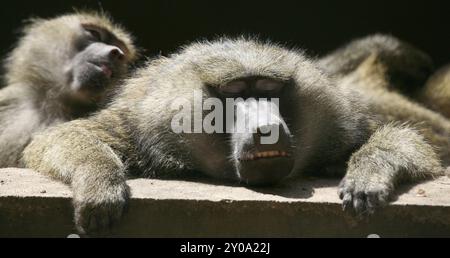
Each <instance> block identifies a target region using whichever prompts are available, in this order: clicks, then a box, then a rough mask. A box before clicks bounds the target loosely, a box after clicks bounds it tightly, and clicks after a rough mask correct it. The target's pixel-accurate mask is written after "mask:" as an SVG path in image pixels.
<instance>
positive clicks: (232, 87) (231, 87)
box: [219, 81, 247, 94]
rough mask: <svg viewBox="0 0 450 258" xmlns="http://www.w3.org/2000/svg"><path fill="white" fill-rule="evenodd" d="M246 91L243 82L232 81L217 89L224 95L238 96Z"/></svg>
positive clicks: (245, 84) (245, 85)
mask: <svg viewBox="0 0 450 258" xmlns="http://www.w3.org/2000/svg"><path fill="white" fill-rule="evenodd" d="M246 89H247V83H246V82H245V81H232V82H229V83H227V84H225V85H223V86H220V87H219V91H220V92H221V93H224V94H239V93H242V92H244V91H245V90H246Z"/></svg>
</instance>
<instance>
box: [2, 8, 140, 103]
mask: <svg viewBox="0 0 450 258" xmlns="http://www.w3.org/2000/svg"><path fill="white" fill-rule="evenodd" d="M24 33H25V36H24V37H23V38H22V39H21V41H20V42H19V45H18V47H17V48H16V49H15V50H14V51H13V53H12V55H11V56H10V58H9V62H8V63H7V68H8V69H9V73H8V76H7V77H8V79H9V80H10V83H17V82H24V81H25V82H27V81H28V82H31V83H32V84H33V85H38V84H42V85H56V87H60V88H61V89H60V92H65V93H66V94H62V95H67V96H69V97H70V98H73V99H75V100H79V101H81V102H95V101H98V100H99V99H100V98H101V97H102V96H103V95H104V93H105V91H106V90H107V89H109V88H110V87H111V85H112V84H113V82H114V81H115V80H116V79H119V78H121V77H122V76H123V75H124V73H125V72H126V67H127V65H128V64H129V62H130V61H132V60H133V59H134V56H135V49H134V46H133V44H132V41H131V37H130V36H129V35H128V34H127V33H126V32H125V31H123V30H122V29H121V28H120V27H118V26H116V25H114V24H112V22H111V21H110V20H109V19H108V18H107V17H105V16H101V15H96V14H92V15H91V14H85V13H82V14H75V15H66V16H61V17H58V18H55V19H50V20H34V21H32V23H31V24H30V25H29V26H28V27H27V28H25V30H24ZM24 53H28V54H27V55H24ZM20 71H27V73H26V74H24V73H20Z"/></svg>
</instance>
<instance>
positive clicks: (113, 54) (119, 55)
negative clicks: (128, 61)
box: [109, 48, 125, 60]
mask: <svg viewBox="0 0 450 258" xmlns="http://www.w3.org/2000/svg"><path fill="white" fill-rule="evenodd" d="M124 56H125V55H124V53H123V52H122V50H120V49H118V48H114V49H111V51H110V52H109V57H110V58H112V59H115V60H122V59H123V58H124Z"/></svg>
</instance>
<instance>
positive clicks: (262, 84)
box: [24, 39, 448, 232]
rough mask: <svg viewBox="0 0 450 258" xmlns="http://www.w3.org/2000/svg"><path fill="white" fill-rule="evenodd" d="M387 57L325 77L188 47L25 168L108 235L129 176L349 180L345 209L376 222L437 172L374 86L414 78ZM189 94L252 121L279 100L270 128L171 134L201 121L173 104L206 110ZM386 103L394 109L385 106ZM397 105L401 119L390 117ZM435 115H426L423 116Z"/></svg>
mask: <svg viewBox="0 0 450 258" xmlns="http://www.w3.org/2000/svg"><path fill="white" fill-rule="evenodd" d="M368 41H369V42H370V40H368ZM339 53H341V52H339V51H338V52H337V53H336V55H339ZM388 57H389V55H386V56H383V57H382V58H381V59H379V56H378V55H377V54H376V53H374V54H373V55H372V54H371V55H367V56H366V57H365V58H361V59H362V60H360V59H359V58H358V59H357V60H360V61H359V63H360V64H359V65H355V66H352V69H350V70H349V71H347V72H346V74H345V75H342V76H340V75H339V76H338V75H334V76H333V77H330V76H328V74H327V73H325V72H323V70H322V69H321V68H320V66H319V65H320V64H319V63H317V62H316V61H315V60H312V59H308V58H307V57H305V56H304V55H303V54H302V53H301V52H298V51H292V50H288V49H286V48H283V47H280V46H277V45H274V44H271V43H261V42H258V41H254V40H248V39H236V40H230V39H221V40H217V41H214V42H202V43H195V44H192V45H190V46H187V47H185V48H183V50H182V51H181V52H179V53H177V54H174V55H172V56H170V57H169V58H164V57H162V58H159V59H156V60H154V61H152V62H150V63H149V64H148V66H147V67H146V68H144V69H142V70H140V71H138V72H137V73H136V74H135V75H134V77H133V78H131V79H129V80H127V81H126V83H125V87H124V89H123V91H122V93H121V94H120V95H119V96H118V98H117V99H116V100H115V101H114V103H113V104H112V105H111V106H110V107H108V108H107V109H104V110H102V111H101V112H99V113H98V114H96V115H95V116H93V117H90V118H88V119H81V120H76V121H72V122H69V123H66V124H63V125H58V126H56V127H53V128H51V129H49V130H48V131H46V132H45V133H42V134H40V135H39V136H37V137H36V138H35V139H34V140H33V142H32V143H31V144H30V145H29V146H28V147H27V148H26V150H25V152H24V159H25V162H26V164H27V166H28V167H30V168H33V169H35V170H37V171H40V172H41V173H44V174H47V175H50V176H52V177H53V178H57V179H60V180H62V181H64V182H65V183H67V184H70V185H71V186H72V189H73V191H74V206H75V222H76V225H77V228H78V229H79V230H80V231H81V232H91V231H95V230H98V229H102V228H105V227H108V226H109V225H110V224H111V223H113V222H115V221H117V220H118V219H119V218H120V216H121V214H122V212H123V209H124V207H125V205H126V203H127V200H128V198H129V195H130V193H129V189H128V187H127V185H126V181H125V179H126V178H127V176H128V175H129V174H132V173H139V174H140V175H141V176H167V175H168V174H170V173H172V172H179V173H185V174H186V173H188V172H189V171H200V172H203V173H204V174H206V175H209V176H212V177H215V178H220V179H228V180H236V181H241V182H243V183H244V184H249V185H262V184H264V185H267V184H274V183H277V182H279V181H280V180H283V179H284V178H286V177H287V176H289V175H292V176H294V175H296V174H299V173H322V174H327V173H328V174H338V175H342V176H344V175H345V177H344V179H343V181H342V183H341V186H340V196H341V198H342V199H343V200H344V207H347V208H349V209H352V210H355V211H357V212H358V213H360V214H361V213H367V212H372V211H373V210H374V209H375V208H376V207H378V206H380V205H383V204H385V203H386V202H387V201H388V198H389V197H390V195H391V194H392V193H393V190H394V186H395V183H396V182H397V180H398V179H400V178H409V179H412V178H418V177H427V176H432V175H439V174H442V172H443V169H442V166H441V164H440V161H439V158H438V156H437V154H436V153H435V152H434V150H433V147H432V146H431V145H429V144H428V143H427V142H426V141H425V139H424V136H422V134H421V133H420V131H418V130H416V129H414V127H412V126H407V125H404V124H401V123H395V122H391V121H407V120H409V118H410V116H414V114H412V112H409V109H415V108H416V106H415V105H414V104H413V103H410V102H408V100H407V99H406V98H403V97H402V95H400V94H398V93H396V92H393V93H391V92H389V91H387V90H386V89H384V88H383V87H380V86H381V85H388V84H390V83H392V82H390V81H389V80H388V78H387V77H386V74H388V73H389V72H390V71H392V69H395V70H396V71H399V72H401V73H403V72H404V73H405V74H404V76H403V74H402V76H403V77H404V78H405V77H406V78H407V79H410V78H408V75H410V74H411V73H410V71H411V70H413V71H415V70H416V69H417V67H416V63H415V62H413V63H411V67H410V68H409V69H411V70H409V69H408V67H403V68H402V69H397V67H391V65H395V64H397V63H398V62H391V61H390V60H389V61H388V62H386V60H388V59H389V58H388ZM342 58H345V56H343V57H342ZM392 58H398V59H401V58H405V59H407V58H409V56H408V55H404V56H395V55H394V56H393V57H392ZM419 65H422V64H419ZM405 71H406V72H405ZM400 78H401V77H400ZM366 83H369V85H367V86H365V84H366ZM371 86H374V87H373V88H371ZM194 90H198V91H200V93H201V95H203V97H214V98H216V99H218V100H220V101H221V103H224V102H226V101H228V99H232V100H236V99H238V98H242V101H239V102H238V104H237V105H236V106H237V107H238V108H242V109H243V110H244V112H243V113H241V115H242V116H248V117H250V118H251V117H255V115H256V113H255V110H256V109H254V108H253V106H254V105H255V104H268V106H270V105H271V104H273V102H271V101H270V98H278V99H279V109H263V110H262V111H263V112H267V113H268V114H269V115H270V116H273V117H275V118H276V119H275V120H273V121H268V122H266V123H263V122H260V121H254V120H252V119H249V127H250V128H251V129H253V130H252V131H251V132H239V133H233V132H231V133H226V134H220V133H211V134H208V133H205V132H203V133H180V134H177V133H175V132H174V131H173V129H172V128H171V124H172V122H173V118H174V116H175V115H179V114H180V113H181V114H183V115H186V116H187V117H191V116H193V118H194V119H192V121H190V122H192V123H195V120H196V119H197V118H199V117H197V118H196V115H195V112H193V111H192V110H189V109H181V110H179V109H178V108H175V109H172V108H171V107H174V106H173V104H174V101H176V100H178V99H179V98H180V97H181V98H183V99H184V100H186V102H187V103H188V104H189V105H192V106H194V107H195V106H196V105H200V106H203V103H202V99H197V98H195V94H193V91H194ZM378 99H379V100H378ZM244 100H245V101H244ZM393 100H394V101H400V102H398V103H397V104H392V103H388V104H389V105H390V106H389V105H388V106H386V107H385V106H384V105H385V104H386V103H385V102H386V101H387V102H390V101H393ZM409 105H412V106H411V107H410V106H409ZM403 106H405V114H404V115H402V114H400V113H401V112H400V111H398V113H397V111H393V110H390V109H389V108H399V107H403ZM175 107H178V106H177V105H175ZM245 107H250V108H245ZM386 108H388V109H387V110H385V109H386ZM417 108H420V107H417ZM259 111H261V110H259ZM207 113H208V112H205V111H203V114H200V118H202V117H203V118H205V117H206V116H207ZM430 113H431V114H432V115H435V114H434V113H432V112H431V111H430ZM236 114H239V113H236ZM431 114H429V113H427V112H425V111H424V116H427V115H431ZM222 115H223V116H222V119H223V122H224V124H226V126H228V125H229V123H231V124H233V121H234V122H235V124H234V126H236V125H238V124H239V118H240V117H239V116H237V117H236V116H235V112H230V113H228V111H227V110H225V111H224V112H223V113H222ZM228 117H231V120H228V119H226V118H228ZM216 119H217V120H216V121H215V123H217V122H220V118H216ZM411 119H414V117H411ZM430 120H432V119H430ZM236 121H237V122H236ZM438 122H442V123H443V124H439V123H438ZM434 126H440V127H439V128H438V129H440V128H444V127H445V128H446V127H447V126H448V121H446V120H444V121H441V120H439V121H434V122H430V123H428V124H426V127H427V128H431V129H430V130H431V133H434V132H435V131H434V129H435V128H434ZM267 128H277V129H279V138H278V141H276V142H275V143H272V144H265V145H263V144H261V141H260V139H261V138H262V137H263V136H265V134H266V131H267V130H265V129H267ZM439 132H441V131H439ZM446 132H448V131H443V133H446ZM441 133H442V132H441ZM430 139H431V140H434V138H433V137H431V138H430ZM439 139H440V140H442V139H441V138H439ZM447 141H448V139H447ZM433 143H438V144H439V143H441V142H440V141H433ZM442 155H443V154H442ZM347 162H348V166H347Z"/></svg>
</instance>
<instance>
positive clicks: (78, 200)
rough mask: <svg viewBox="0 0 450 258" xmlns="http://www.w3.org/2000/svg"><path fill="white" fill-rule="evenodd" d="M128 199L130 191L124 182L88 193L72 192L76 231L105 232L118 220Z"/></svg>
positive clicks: (86, 232) (84, 232)
mask: <svg viewBox="0 0 450 258" xmlns="http://www.w3.org/2000/svg"><path fill="white" fill-rule="evenodd" d="M129 197H130V190H129V187H128V185H127V184H126V183H125V182H122V183H119V184H116V185H113V186H108V187H101V188H94V189H90V191H83V192H77V191H74V208H75V225H76V228H77V230H78V231H79V232H80V233H81V234H90V233H102V232H105V230H108V229H109V228H110V227H111V226H112V225H113V224H116V223H117V222H118V221H119V220H120V218H121V217H122V214H123V212H124V210H125V208H126V206H127V203H128V200H129Z"/></svg>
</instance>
